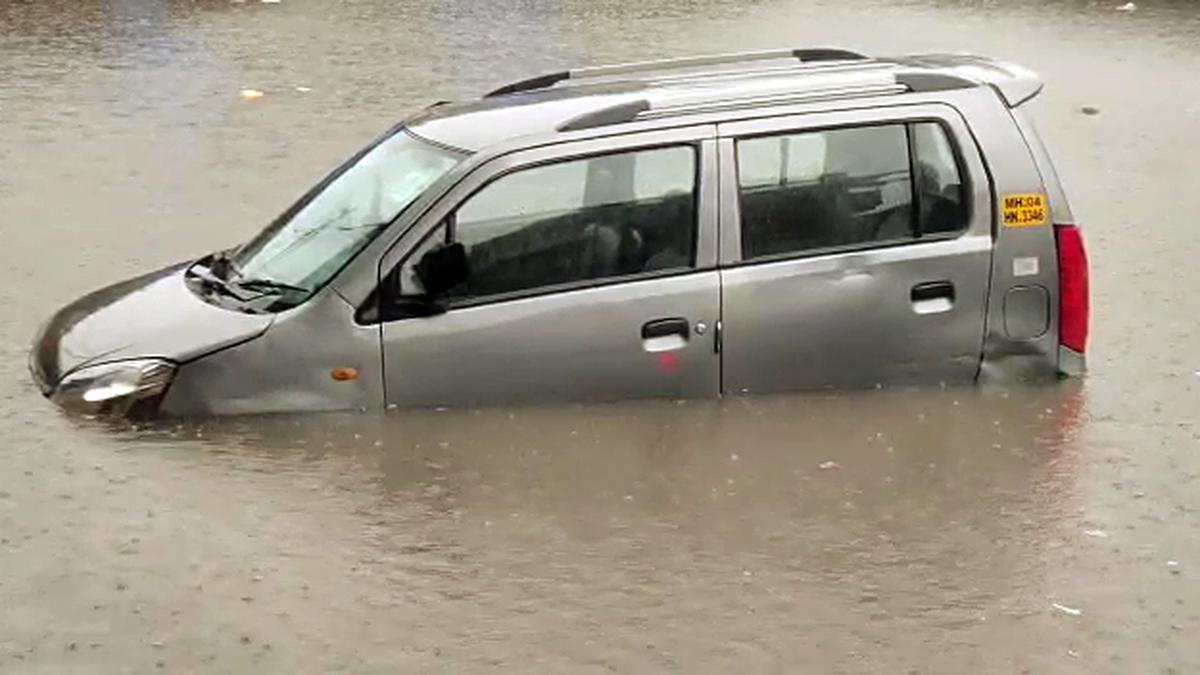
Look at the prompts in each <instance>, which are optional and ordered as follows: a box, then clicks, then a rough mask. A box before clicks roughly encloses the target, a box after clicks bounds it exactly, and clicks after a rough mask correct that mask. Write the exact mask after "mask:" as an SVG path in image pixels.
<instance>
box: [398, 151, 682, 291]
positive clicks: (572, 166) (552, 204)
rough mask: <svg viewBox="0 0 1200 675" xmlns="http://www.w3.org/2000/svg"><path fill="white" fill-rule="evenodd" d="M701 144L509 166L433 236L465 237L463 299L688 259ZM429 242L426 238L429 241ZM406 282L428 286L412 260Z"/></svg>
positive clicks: (663, 267) (405, 286)
mask: <svg viewBox="0 0 1200 675" xmlns="http://www.w3.org/2000/svg"><path fill="white" fill-rule="evenodd" d="M695 186H696V151H695V149H694V148H692V147H690V146H687V147H672V148H661V149H654V150H643V151H637V152H627V153H620V154H612V155H604V156H599V157H591V158H587V159H578V160H571V161H565V162H559V163H555V164H546V165H542V166H537V167H533V168H529V169H523V170H519V171H516V172H513V173H510V174H506V175H504V176H502V177H500V178H498V179H496V180H495V181H493V182H491V183H489V184H488V185H486V186H485V187H484V188H483V189H481V190H480V191H479V192H476V193H475V194H474V195H473V196H472V197H470V198H468V199H467V200H466V201H465V202H463V203H462V204H461V205H460V206H459V207H458V209H457V210H456V211H455V212H454V213H453V215H451V216H450V218H449V219H448V220H447V223H446V224H445V225H443V226H442V227H443V228H448V231H447V230H446V229H443V230H440V231H439V232H438V233H437V234H435V235H434V237H433V241H438V242H441V241H449V242H456V243H459V244H462V245H463V247H464V249H465V252H466V258H467V268H468V271H467V280H466V281H465V282H464V283H462V284H460V285H459V286H458V287H457V288H455V289H454V290H453V291H452V292H451V293H450V295H451V297H452V298H453V299H457V300H464V299H471V298H480V297H487V296H496V295H503V294H511V293H517V292H521V291H527V290H531V289H538V288H544V287H552V286H561V285H564V284H575V283H578V282H586V281H592V280H600V279H606V278H612V277H624V276H630V275H638V274H649V273H657V272H667V271H671V270H682V269H687V268H690V267H691V266H692V265H693V261H694V258H695V243H696V242H695V240H696V198H695V191H696V188H695ZM428 243H429V242H427V245H426V247H423V248H427V247H428ZM421 252H422V251H418V252H417V254H416V255H414V256H411V257H410V259H409V262H408V263H406V265H405V267H404V268H403V269H402V270H401V285H402V292H403V293H405V294H406V295H407V294H419V293H420V292H421V291H422V289H421V288H420V283H419V282H418V281H417V278H416V275H415V274H413V273H412V267H413V265H414V264H415V263H416V260H417V259H418V258H419V257H420V255H419V254H420V253H421Z"/></svg>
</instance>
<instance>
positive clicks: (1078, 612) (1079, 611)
mask: <svg viewBox="0 0 1200 675" xmlns="http://www.w3.org/2000/svg"><path fill="white" fill-rule="evenodd" d="M1050 606H1051V607H1053V608H1054V609H1057V610H1058V611H1060V612H1062V613H1063V614H1070V615H1071V616H1079V615H1081V614H1083V610H1082V609H1075V608H1074V607H1067V606H1066V605H1060V604H1058V603H1057V602H1056V603H1054V604H1053V605H1050Z"/></svg>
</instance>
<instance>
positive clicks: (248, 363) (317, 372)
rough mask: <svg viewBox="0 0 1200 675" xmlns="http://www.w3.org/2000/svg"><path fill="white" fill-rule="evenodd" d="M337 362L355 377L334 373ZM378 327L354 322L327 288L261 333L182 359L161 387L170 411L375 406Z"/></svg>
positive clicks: (379, 389) (378, 399) (379, 392)
mask: <svg viewBox="0 0 1200 675" xmlns="http://www.w3.org/2000/svg"><path fill="white" fill-rule="evenodd" d="M335 368H354V369H357V370H358V373H359V376H358V379H356V380H351V381H344V382H339V381H335V380H334V379H333V378H332V376H331V373H332V371H333V369H335ZM382 403H383V382H382V373H381V369H380V360H379V327H378V326H359V325H357V324H355V323H354V308H353V307H352V306H351V305H350V304H349V303H347V302H346V301H345V300H344V299H343V298H341V296H339V295H338V294H337V293H334V292H331V291H328V290H327V291H326V292H323V293H321V294H319V295H318V296H317V297H315V298H313V299H312V300H310V301H309V302H308V303H307V304H305V305H302V306H301V307H299V308H296V309H293V310H289V311H287V312H284V313H282V314H280V315H279V317H278V320H277V321H276V322H275V324H274V325H273V326H271V329H270V330H269V331H267V332H266V333H265V334H264V335H262V336H261V337H259V338H257V339H255V340H252V341H250V342H246V343H244V344H241V345H238V346H236V347H232V348H230V349H225V350H223V351H219V352H216V353H214V354H211V355H209V356H207V357H205V358H202V359H199V360H196V361H191V362H188V363H184V364H183V365H182V366H181V367H180V368H179V372H178V373H177V374H176V376H175V382H174V383H173V384H172V385H171V388H170V389H168V390H167V394H166V396H165V397H164V399H163V402H162V410H163V412H164V413H166V414H168V415H181V416H195V415H234V414H246V413H264V412H286V411H294V410H346V409H353V408H379V407H380V406H381V405H382Z"/></svg>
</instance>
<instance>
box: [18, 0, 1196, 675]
mask: <svg viewBox="0 0 1200 675" xmlns="http://www.w3.org/2000/svg"><path fill="white" fill-rule="evenodd" d="M844 4H845V3H837V2H832V1H820V0H780V1H772V0H758V1H750V2H741V3H730V4H726V3H719V2H703V1H701V2H692V3H680V2H666V1H664V0H642V1H641V2H624V1H623V0H622V1H616V2H610V3H595V2H585V1H583V0H568V1H566V2H558V3H554V2H548V1H536V0H527V1H522V2H504V1H500V2H492V3H477V2H466V1H463V0H458V1H452V2H443V3H431V2H419V1H416V0H403V1H399V2H385V1H383V0H357V1H354V2H349V1H348V2H343V3H337V4H333V3H322V2H316V1H315V0H283V2H282V3H280V4H261V3H257V2H255V3H250V2H247V3H244V4H237V3H230V2H228V1H227V0H192V1H191V2H168V1H167V0H161V1H155V0H112V1H105V2H99V1H83V2H72V3H67V2H45V1H44V2H40V3H29V2H22V1H20V0H0V235H2V238H0V241H2V246H3V248H2V249H0V282H2V283H0V438H2V439H3V440H2V441H0V460H2V462H3V468H2V469H0V672H14V673H64V672H156V671H166V672H187V671H198V672H249V671H265V672H353V673H374V672H379V673H382V672H389V673H390V672H397V671H400V672H407V671H420V672H428V671H437V670H454V671H481V670H489V669H502V670H515V671H535V670H536V671H539V672H542V671H547V672H562V671H570V672H580V671H595V672H605V671H618V672H643V671H681V672H728V671H731V670H733V669H735V668H737V669H746V670H747V671H748V672H764V671H765V672H846V673H860V672H867V673H873V672H887V673H894V672H922V673H959V672H964V671H974V672H1003V673H1011V672H1038V673H1042V672H1053V673H1076V672H1077V673H1098V672H1112V673H1128V672H1137V673H1189V672H1197V671H1198V670H1200V646H1197V644H1196V641H1195V638H1194V635H1195V634H1196V632H1197V631H1200V584H1198V583H1197V577H1200V515H1198V511H1200V488H1197V480H1196V479H1197V477H1198V476H1200V454H1198V453H1197V451H1198V450H1200V336H1198V335H1200V334H1198V333H1197V330H1196V323H1197V319H1196V317H1197V316H1200V294H1197V292H1196V290H1197V288H1200V271H1198V270H1197V268H1196V266H1195V263H1194V261H1195V260H1196V259H1197V258H1198V257H1200V237H1197V236H1196V222H1197V216H1196V214H1197V213H1200V191H1198V190H1197V189H1196V186H1197V184H1198V183H1200V161H1198V160H1197V157H1200V79H1197V78H1196V77H1195V73H1196V72H1200V50H1198V49H1197V48H1196V46H1197V44H1200V8H1196V7H1194V6H1193V4H1192V3H1190V2H1177V3H1169V2H1156V1H1155V0H1145V2H1139V3H1138V6H1139V8H1138V10H1137V11H1136V12H1132V13H1128V12H1118V11H1114V9H1113V6H1115V5H1117V4H1120V3H1117V2H1112V3H1092V2H1083V1H1080V2H1067V1H1061V2H1045V3H1042V2H1033V1H1032V0H1031V1H1029V2H990V1H985V0H977V1H971V0H957V1H950V0H946V1H941V2H937V1H926V2H915V1H914V2H874V3H859V4H858V6H857V7H856V8H853V9H851V8H848V7H844V6H843V5H844ZM825 44H837V45H843V46H847V47H852V48H858V49H861V50H864V51H867V52H870V53H877V54H889V53H900V52H908V51H943V50H971V51H976V52H981V53H984V54H987V55H991V56H995V57H1000V58H1007V59H1012V60H1015V61H1018V62H1021V63H1023V64H1025V65H1028V66H1031V67H1033V68H1034V69H1035V70H1038V71H1039V72H1040V73H1041V74H1042V75H1043V77H1044V78H1045V80H1046V82H1047V89H1046V92H1045V93H1044V94H1043V95H1042V96H1041V97H1040V98H1039V99H1038V100H1037V101H1036V102H1035V104H1034V105H1035V106H1036V110H1037V114H1038V118H1039V121H1040V124H1041V128H1042V132H1043V135H1044V136H1045V138H1046V141H1047V143H1048V144H1049V145H1050V147H1051V150H1052V151H1054V153H1055V156H1056V159H1057V162H1058V165H1059V167H1058V168H1059V170H1060V172H1061V173H1062V174H1063V177H1064V180H1065V182H1066V184H1067V188H1068V190H1069V192H1070V195H1071V197H1072V202H1073V206H1074V209H1075V211H1076V215H1077V216H1078V217H1079V219H1080V221H1081V224H1082V226H1083V227H1084V228H1085V234H1086V236H1087V240H1088V244H1089V247H1090V253H1091V256H1092V263H1093V306H1094V311H1093V316H1094V324H1093V332H1092V334H1093V343H1092V349H1091V368H1092V372H1091V374H1090V376H1089V377H1088V378H1087V379H1086V380H1084V381H1082V382H1067V383H1063V384H1061V385H1056V386H1042V387H1037V388H1018V387H1013V388H987V389H977V388H965V389H937V388H934V389H923V390H884V391H871V392H855V393H847V394H842V395H837V396H819V395H806V396H785V397H772V398H745V399H732V400H727V401H723V402H687V403H677V402H638V403H628V404H616V405H605V406H549V407H537V408H514V409H489V410H481V411H444V412H436V411H430V412H419V413H404V414H390V415H377V414H341V415H321V416H312V415H305V416H296V417H290V416H280V417H271V418H265V419H264V418H252V419H230V420H218V421H209V422H196V423H188V424H184V425H178V426H167V427H162V428H154V429H149V430H137V429H129V428H111V427H107V426H105V425H102V424H98V423H91V422H86V421H83V420H75V419H71V418H67V417H64V416H62V415H60V414H59V413H57V412H56V411H55V410H54V409H52V407H51V406H50V405H49V404H48V403H47V402H46V401H45V400H43V399H42V398H41V397H40V396H39V395H38V394H37V392H36V391H35V389H34V387H33V385H32V384H31V383H30V381H29V377H28V375H27V372H26V366H25V358H26V349H27V344H28V340H29V339H30V337H31V336H32V334H33V332H34V330H35V328H36V326H37V324H38V323H39V322H40V321H41V320H43V319H44V318H46V317H47V316H48V315H49V313H50V312H52V311H53V310H54V309H55V308H57V307H58V306H60V305H62V304H64V303H65V302H67V301H69V300H71V299H73V298H74V297H76V296H78V295H80V294H82V293H84V292H86V291H88V290H91V289H93V288H96V287H98V286H100V285H103V284H106V283H109V282H113V281H116V280H119V279H121V278H125V277H128V276H132V275H134V274H136V273H138V272H141V271H145V270H148V269H151V268H154V267H156V266H161V265H165V264H168V263H171V262H174V261H177V260H183V259H187V258H189V257H196V256H197V255H199V254H201V253H203V252H206V251H211V250H214V249H217V248H221V247H224V246H227V245H230V244H233V243H236V242H239V241H241V240H244V239H246V238H248V237H249V236H250V235H252V234H253V233H254V232H255V231H256V230H257V229H259V228H260V227H261V226H262V225H263V224H265V223H266V222H267V221H268V220H269V219H270V218H272V217H273V216H274V215H275V214H276V213H278V212H279V211H280V210H282V209H283V208H284V207H285V206H286V205H287V204H288V203H289V202H290V200H291V199H293V198H294V197H295V196H296V195H297V194H299V193H300V192H301V191H302V190H304V189H305V188H307V186H308V185H310V184H311V183H312V182H314V181H315V180H316V179H318V178H319V177H320V176H322V175H323V174H324V172H325V171H326V170H327V169H328V167H329V166H331V165H332V164H333V163H335V162H336V161H338V160H340V159H341V158H342V157H344V156H345V155H347V154H348V153H350V152H352V151H353V150H355V149H356V148H357V147H359V146H360V145H362V144H363V143H365V142H366V141H367V140H368V139H370V138H371V137H373V136H374V135H375V134H376V133H378V132H379V131H380V130H382V129H384V128H386V127H388V126H389V125H391V124H392V123H394V122H395V121H396V120H397V119H398V118H400V117H401V116H403V114H404V113H405V112H407V111H411V110H414V109H416V108H418V107H420V106H422V105H424V104H426V103H427V102H430V101H433V100H437V99H442V98H452V97H461V96H470V95H475V94H477V93H478V92H481V91H485V90H487V89H489V88H490V87H493V86H495V85H497V84H500V83H503V82H506V81H509V80H512V79H516V78H519V77H521V76H524V75H528V74H531V73H536V72H540V71H550V70H557V69H559V68H561V67H563V66H565V65H570V64H580V63H599V62H606V61H624V60H630V59H637V58H646V57H656V56H666V55H674V54H679V53H697V52H707V51H727V50H728V51H732V50H741V49H753V48H768V47H777V46H783V45H788V46H792V45H794V46H800V45H825ZM297 87H303V88H306V89H309V90H310V91H299V90H298V89H297ZM243 88H254V89H258V90H261V91H263V92H264V93H265V95H264V96H263V98H261V99H259V100H256V101H245V100H243V99H242V98H241V97H240V96H239V95H238V92H239V91H240V90H241V89H243ZM1085 105H1086V106H1094V107H1096V108H1098V109H1099V110H1100V113H1099V114H1098V115H1084V114H1082V113H1081V112H1080V108H1081V106H1085ZM827 462H833V463H836V467H833V468H827V469H822V468H821V466H822V465H823V464H825V463H827ZM826 466H828V465H826Z"/></svg>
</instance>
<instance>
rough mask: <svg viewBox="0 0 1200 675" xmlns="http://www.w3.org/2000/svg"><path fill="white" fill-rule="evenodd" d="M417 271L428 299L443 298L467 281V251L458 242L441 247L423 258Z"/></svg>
mask: <svg viewBox="0 0 1200 675" xmlns="http://www.w3.org/2000/svg"><path fill="white" fill-rule="evenodd" d="M415 271H416V273H417V278H418V279H419V280H420V281H421V285H422V286H424V287H425V293H426V295H427V296H428V297H431V298H437V297H440V296H443V295H445V294H446V293H448V292H449V291H450V290H451V289H453V288H454V287H455V286H458V285H459V284H461V283H463V282H464V281H466V280H467V277H468V276H469V274H470V270H469V268H468V267H467V249H466V248H465V247H463V245H462V244H460V243H457V242H455V243H453V244H447V245H445V246H439V247H438V248H435V249H433V250H432V251H430V252H428V253H426V254H425V255H423V256H421V260H420V261H418V262H417V265H416V267H415Z"/></svg>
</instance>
